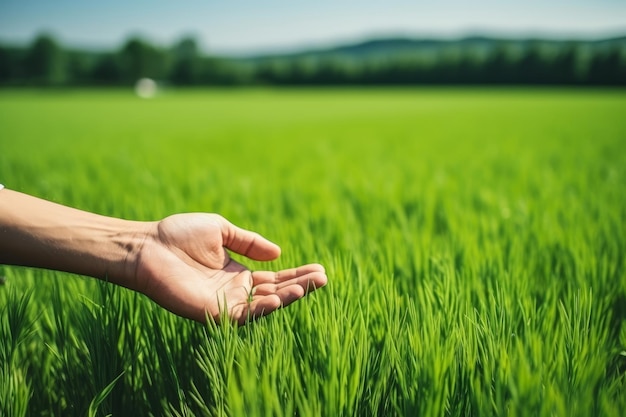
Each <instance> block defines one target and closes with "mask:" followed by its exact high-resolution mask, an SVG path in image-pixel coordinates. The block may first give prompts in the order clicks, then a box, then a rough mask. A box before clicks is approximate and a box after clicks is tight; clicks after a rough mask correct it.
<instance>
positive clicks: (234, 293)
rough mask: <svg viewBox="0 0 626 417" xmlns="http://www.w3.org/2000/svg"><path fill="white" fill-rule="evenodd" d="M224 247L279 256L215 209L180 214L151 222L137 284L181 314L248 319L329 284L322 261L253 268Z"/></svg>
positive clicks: (266, 257)
mask: <svg viewBox="0 0 626 417" xmlns="http://www.w3.org/2000/svg"><path fill="white" fill-rule="evenodd" d="M226 249H230V250H232V251H233V252H236V253H238V254H241V255H245V256H247V257H248V258H251V259H254V260H258V261H269V260H272V259H276V258H278V256H279V255H280V248H279V247H278V246H277V245H275V244H274V243H272V242H270V241H268V240H267V239H265V238H263V237H262V236H260V235H259V234H257V233H254V232H250V231H247V230H244V229H241V228H239V227H236V226H234V225H233V224H231V223H230V222H228V221H227V220H226V219H224V218H223V217H221V216H219V215H217V214H206V213H196V214H177V215H173V216H170V217H167V218H165V219H163V220H161V221H160V222H155V223H150V228H149V231H148V233H147V234H146V239H145V241H144V242H143V244H142V245H141V248H140V250H139V253H138V254H137V258H136V265H135V280H134V282H135V285H133V287H134V289H136V290H137V291H140V292H142V293H144V294H146V295H147V296H149V297H150V298H152V299H153V300H154V301H156V302H157V303H158V304H160V305H161V306H163V307H165V308H166V309H168V310H170V311H171V312H173V313H175V314H178V315H180V316H183V317H187V318H191V319H194V320H197V321H199V322H205V321H206V318H207V316H208V317H210V318H212V319H213V320H215V321H216V322H219V321H220V319H221V318H222V314H224V313H226V314H227V316H228V317H229V318H230V320H232V321H234V322H238V323H239V324H244V323H246V322H247V321H248V320H249V319H256V318H258V317H260V316H264V315H267V314H269V313H271V312H273V311H274V310H276V309H278V308H280V307H282V306H287V305H289V304H291V303H292V302H294V301H296V300H298V299H300V298H302V297H304V296H305V295H306V294H307V293H308V292H311V291H314V290H316V289H317V288H320V287H323V286H324V285H326V282H327V277H326V274H325V272H324V268H323V267H322V266H321V265H318V264H310V265H304V266H300V267H298V268H293V269H286V270H283V271H279V272H271V271H254V272H252V271H250V270H249V269H248V268H246V267H245V266H243V265H241V264H240V263H238V262H236V261H234V260H233V259H231V257H230V256H229V254H228V252H227V250H226Z"/></svg>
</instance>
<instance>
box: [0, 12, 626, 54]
mask: <svg viewBox="0 0 626 417" xmlns="http://www.w3.org/2000/svg"><path fill="white" fill-rule="evenodd" d="M41 31H47V32H49V33H52V34H53V35H55V36H57V37H58V39H60V40H61V41H62V42H63V43H66V44H70V45H75V46H90V47H103V48H111V47H117V46H118V45H120V44H121V43H122V42H123V40H124V39H125V38H126V37H127V36H128V35H130V34H138V35H142V36H145V37H146V38H148V39H149V40H151V41H153V42H157V43H160V44H170V43H172V42H174V41H176V40H177V39H179V38H180V37H182V36H183V35H186V34H191V35H194V36H196V37H197V39H198V40H199V41H200V42H201V44H202V45H203V47H204V48H205V49H207V50H212V51H214V52H231V53H237V52H258V51H278V50H289V49H296V48H299V47H302V46H325V45H330V44H336V43H342V42H351V41H355V40H363V39H367V38H371V37H375V36H394V35H405V36H441V37H459V36H464V35H469V34H499V35H504V36H519V35H543V36H551V37H594V38H598V37H603V36H614V35H623V34H626V0H586V1H583V0H569V1H567V0H550V1H548V0H526V1H510V0H500V1H495V0H486V1H481V0H476V1H460V0H441V1H436V0H431V1H419V0H417V1H416V0H414V1H406V0H387V1H384V0H379V1H368V0H361V1H354V0H334V1H333V0H317V1H299V0H292V1H277V0H267V1H263V0H257V1H252V0H230V1H228V0H131V1H121V0H108V1H85V0H83V1H78V0H0V40H2V41H12V42H21V43H24V42H28V41H30V40H31V39H32V38H33V36H34V35H35V34H36V33H39V32H41Z"/></svg>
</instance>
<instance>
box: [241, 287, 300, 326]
mask: <svg viewBox="0 0 626 417" xmlns="http://www.w3.org/2000/svg"><path fill="white" fill-rule="evenodd" d="M304 295H305V293H304V289H303V288H302V287H301V286H299V285H292V286H289V287H286V288H282V289H280V290H278V291H277V292H276V293H275V294H270V295H256V296H254V297H253V298H252V302H251V303H250V304H249V305H248V308H247V310H248V311H247V314H245V318H246V319H253V320H254V319H256V318H259V317H263V316H267V315H268V314H270V313H272V312H274V311H276V310H277V309H279V308H281V307H286V306H288V305H289V304H291V303H293V302H294V301H296V300H299V299H300V298H302V297H304ZM240 320H241V319H240Z"/></svg>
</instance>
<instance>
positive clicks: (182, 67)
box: [169, 37, 202, 85]
mask: <svg viewBox="0 0 626 417" xmlns="http://www.w3.org/2000/svg"><path fill="white" fill-rule="evenodd" d="M171 53H172V55H173V57H174V66H173V68H172V71H171V73H170V77H169V78H170V79H171V81H172V82H173V83H174V84H179V85H192V84H197V83H198V82H199V81H200V75H201V71H202V62H201V60H200V56H199V54H198V45H197V43H196V40H195V39H193V38H191V37H187V38H183V39H182V40H181V41H180V42H178V43H177V44H176V45H175V46H174V47H173V48H172V51H171Z"/></svg>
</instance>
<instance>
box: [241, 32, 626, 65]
mask: <svg viewBox="0 0 626 417" xmlns="http://www.w3.org/2000/svg"><path fill="white" fill-rule="evenodd" d="M572 44H573V45H577V46H579V47H583V48H584V47H588V48H598V47H613V46H621V47H622V48H624V49H625V50H626V36H622V37H616V38H608V39H600V40H580V39H571V40H569V39H568V40H553V39H541V38H527V39H505V38H490V37H483V36H473V37H466V38H462V39H457V40H442V39H411V38H387V39H372V40H367V41H363V42H358V43H353V44H347V45H341V46H336V47H329V48H319V49H308V50H302V51H298V52H291V53H285V54H260V55H253V56H248V57H243V58H231V59H237V60H242V61H266V60H291V59H297V58H316V59H325V58H342V59H351V60H357V61H360V60H369V59H377V58H392V57H396V56H401V55H407V54H420V55H424V54H426V55H427V54H432V53H433V52H442V51H455V50H468V49H470V50H473V51H476V52H478V53H489V52H490V51H492V50H493V49H495V48H496V47H499V46H502V45H506V46H507V47H509V48H512V49H523V48H526V47H528V46H529V45H541V46H542V47H545V48H547V49H554V48H561V47H563V46H566V45H572Z"/></svg>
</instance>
